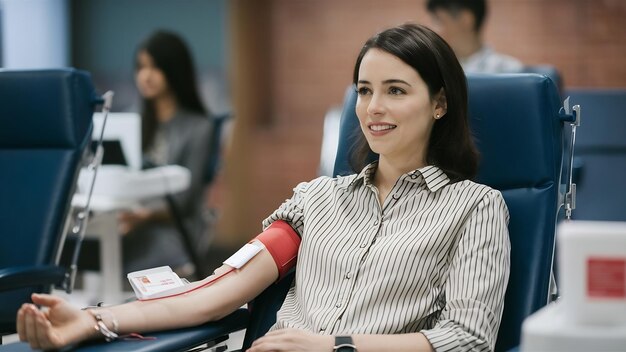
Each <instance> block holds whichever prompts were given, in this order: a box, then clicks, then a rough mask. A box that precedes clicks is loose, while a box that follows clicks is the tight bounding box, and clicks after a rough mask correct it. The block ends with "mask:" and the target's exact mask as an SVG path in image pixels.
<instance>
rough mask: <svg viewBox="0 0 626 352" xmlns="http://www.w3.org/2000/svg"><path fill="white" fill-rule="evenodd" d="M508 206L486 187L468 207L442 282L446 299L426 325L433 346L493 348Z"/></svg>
mask: <svg viewBox="0 0 626 352" xmlns="http://www.w3.org/2000/svg"><path fill="white" fill-rule="evenodd" d="M508 221H509V214H508V209H507V208H506V205H505V203H504V200H503V199H502V195H501V194H500V192H498V191H495V190H492V191H490V192H489V193H487V195H486V196H485V197H484V198H483V199H482V200H481V201H480V203H479V204H478V205H477V207H476V208H475V209H474V210H473V212H472V214H471V216H470V217H469V219H468V221H467V223H466V224H465V226H464V228H463V233H462V235H461V238H460V241H459V244H458V246H457V248H456V249H455V250H454V252H453V255H452V258H451V262H450V268H449V272H448V277H447V280H446V283H445V300H446V304H445V307H444V308H443V311H442V312H441V315H440V316H439V319H438V321H437V323H436V324H435V326H434V327H433V328H432V329H428V330H423V331H422V333H423V334H424V335H425V336H426V338H428V340H429V341H430V344H431V345H432V347H433V349H434V350H435V351H437V352H441V351H446V352H447V351H455V352H456V351H493V350H494V347H495V343H496V338H497V335H498V327H499V325H500V319H501V318H502V311H503V309H504V294H505V291H506V286H507V283H508V278H509V271H510V242H509V236H508V228H507V224H508Z"/></svg>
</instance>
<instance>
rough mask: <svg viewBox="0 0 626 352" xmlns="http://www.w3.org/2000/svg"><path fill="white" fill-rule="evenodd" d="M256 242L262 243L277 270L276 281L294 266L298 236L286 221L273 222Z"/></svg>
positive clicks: (298, 241) (298, 243) (298, 244)
mask: <svg viewBox="0 0 626 352" xmlns="http://www.w3.org/2000/svg"><path fill="white" fill-rule="evenodd" d="M256 240H258V241H260V242H261V243H263V245H264V246H265V248H266V249H267V250H268V252H270V254H271V255H272V258H274V262H275V263H276V267H277V268H278V280H280V279H282V278H283V277H284V276H285V275H286V274H287V273H288V272H289V270H291V268H293V267H294V266H295V265H296V259H297V257H298V248H299V247H300V241H301V239H300V236H298V234H297V233H296V231H295V230H294V229H293V228H292V227H291V226H290V225H289V224H288V223H287V222H286V221H282V220H279V221H275V222H273V223H272V224H271V225H270V226H269V227H268V228H267V229H266V230H265V231H263V232H262V233H260V234H259V235H258V236H257V237H256Z"/></svg>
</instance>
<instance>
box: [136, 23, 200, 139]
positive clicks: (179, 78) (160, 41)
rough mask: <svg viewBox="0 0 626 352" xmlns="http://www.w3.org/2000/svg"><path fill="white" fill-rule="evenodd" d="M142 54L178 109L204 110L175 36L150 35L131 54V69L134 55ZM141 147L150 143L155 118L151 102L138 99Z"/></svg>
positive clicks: (189, 60)
mask: <svg viewBox="0 0 626 352" xmlns="http://www.w3.org/2000/svg"><path fill="white" fill-rule="evenodd" d="M142 51H145V52H147V53H148V55H150V57H151V58H152V60H153V61H154V65H155V66H156V67H157V68H158V69H160V70H161V71H162V72H163V74H164V75H165V79H166V81H167V85H168V87H169V88H170V90H171V91H172V93H173V94H174V96H175V98H176V102H177V103H178V107H179V108H182V109H185V110H187V111H190V112H195V113H198V114H200V115H206V114H207V110H206V108H205V107H204V105H203V104H202V101H201V100H200V95H199V94H198V88H197V86H196V73H195V70H194V66H193V60H192V58H191V53H190V51H189V49H188V47H187V45H186V44H185V42H184V41H183V39H182V38H181V37H179V36H178V35H177V34H175V33H172V32H168V31H163V30H159V31H156V32H154V33H153V34H152V35H150V36H149V37H148V38H147V39H146V40H145V41H143V42H142V43H141V44H140V45H139V46H138V47H137V51H136V53H135V69H138V68H139V62H138V55H139V53H140V52H142ZM141 117H142V121H141V129H142V143H141V144H142V148H143V150H144V151H145V150H146V149H147V148H149V147H150V146H151V145H152V143H153V142H154V135H155V133H156V129H157V119H156V111H155V106H154V102H153V101H151V100H149V99H145V98H144V99H142V108H141Z"/></svg>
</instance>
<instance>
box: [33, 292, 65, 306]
mask: <svg viewBox="0 0 626 352" xmlns="http://www.w3.org/2000/svg"><path fill="white" fill-rule="evenodd" d="M30 298H31V299H32V300H33V303H35V304H36V305H39V306H46V307H52V306H55V305H57V304H59V303H61V302H63V299H61V298H60V297H56V296H52V295H47V294H40V293H33V294H32V295H31V296H30Z"/></svg>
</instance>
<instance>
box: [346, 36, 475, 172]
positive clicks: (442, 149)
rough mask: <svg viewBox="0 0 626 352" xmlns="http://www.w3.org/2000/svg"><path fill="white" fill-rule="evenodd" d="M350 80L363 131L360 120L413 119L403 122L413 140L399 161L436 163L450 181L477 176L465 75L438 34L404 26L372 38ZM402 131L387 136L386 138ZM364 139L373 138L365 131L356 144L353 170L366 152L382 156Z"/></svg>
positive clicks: (384, 159) (368, 140)
mask: <svg viewBox="0 0 626 352" xmlns="http://www.w3.org/2000/svg"><path fill="white" fill-rule="evenodd" d="M385 75H387V76H385ZM376 80H378V81H376ZM353 82H354V84H355V85H356V86H357V90H358V93H359V99H358V101H357V108H356V110H357V115H358V116H359V120H360V121H361V127H362V128H363V126H364V121H368V122H367V123H369V124H373V123H385V121H387V120H385V118H386V119H389V118H390V117H396V118H400V115H398V113H400V111H401V115H402V116H407V117H408V116H413V117H415V118H416V119H414V120H415V121H412V120H411V119H407V120H406V122H409V123H410V124H412V125H415V126H414V127H408V126H407V127H406V128H405V130H406V129H410V128H413V129H414V133H413V135H412V136H413V139H412V140H411V139H410V138H409V137H408V136H407V138H403V139H402V141H404V143H406V144H407V145H405V146H404V148H403V152H404V153H406V154H405V156H404V158H407V157H410V158H411V159H413V161H414V163H413V164H412V165H413V166H414V167H417V166H419V165H422V166H423V165H436V166H437V167H439V168H441V169H442V170H444V171H445V172H446V174H447V175H448V177H450V179H451V180H462V179H466V178H469V177H471V176H473V175H474V174H475V173H476V170H477V166H478V153H477V152H476V149H475V147H474V145H473V143H472V140H471V137H470V133H469V123H468V119H467V83H466V79H465V75H464V74H463V69H462V68H461V65H460V64H459V62H458V60H457V59H456V57H455V56H454V52H453V51H452V49H451V48H450V46H448V44H447V43H446V42H445V41H443V40H441V38H440V37H439V36H438V35H437V34H435V33H434V32H432V31H430V30H429V29H426V28H425V27H418V26H411V25H406V26H400V27H396V28H392V29H390V30H387V31H384V32H381V33H379V34H377V35H375V36H373V37H372V38H370V39H369V40H368V41H367V42H366V43H365V45H364V46H363V48H362V49H361V52H360V54H359V56H358V58H357V61H356V65H355V67H354V76H353ZM374 88H377V89H376V90H375V89H374ZM385 96H386V97H387V98H385ZM392 97H393V98H394V99H390V98H392ZM396 110H399V111H396ZM392 112H393V113H392ZM388 122H389V121H388ZM435 122H436V123H435ZM392 124H395V122H393V123H392ZM418 125H419V126H418ZM431 130H432V131H431ZM418 131H421V133H419V134H418ZM394 132H396V131H395V130H394ZM407 133H408V132H404V131H403V132H402V133H391V134H390V137H389V138H392V139H397V138H400V135H402V136H404V135H406V134H407ZM368 136H369V137H373V135H372V134H371V133H368V132H367V131H365V130H364V137H365V138H361V139H360V140H359V141H358V142H357V145H358V148H357V152H356V153H355V154H354V155H353V159H352V165H353V169H354V171H355V172H358V171H360V170H361V169H362V168H363V167H364V166H365V164H366V160H367V156H368V155H369V153H370V151H373V152H375V153H377V154H381V152H382V150H381V151H379V150H377V149H376V148H378V146H376V145H375V144H373V143H377V142H376V141H375V140H373V139H370V138H368ZM402 141H400V140H398V141H395V142H394V143H396V144H398V143H403V142H402ZM452 142H453V143H452ZM386 158H387V157H386V156H383V155H381V158H380V162H381V163H384V162H387V161H386ZM406 162H408V163H409V164H411V163H410V162H409V161H408V160H407V161H406ZM406 167H408V169H407V170H405V171H408V170H411V166H410V165H407V166H406Z"/></svg>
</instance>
